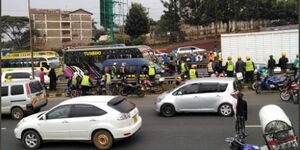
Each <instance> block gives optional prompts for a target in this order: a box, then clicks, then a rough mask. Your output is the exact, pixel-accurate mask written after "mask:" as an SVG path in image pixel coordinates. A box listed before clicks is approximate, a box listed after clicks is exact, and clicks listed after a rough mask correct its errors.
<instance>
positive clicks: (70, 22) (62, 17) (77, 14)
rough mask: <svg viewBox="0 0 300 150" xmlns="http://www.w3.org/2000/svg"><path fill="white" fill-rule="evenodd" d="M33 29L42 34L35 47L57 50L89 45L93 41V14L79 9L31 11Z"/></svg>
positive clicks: (35, 41)
mask: <svg viewBox="0 0 300 150" xmlns="http://www.w3.org/2000/svg"><path fill="white" fill-rule="evenodd" d="M30 14H31V19H32V23H33V24H32V25H33V28H34V29H36V30H38V31H39V33H40V36H39V37H36V38H35V40H34V46H35V47H38V48H41V49H52V48H53V49H56V48H62V47H67V46H77V45H87V44H89V43H90V42H91V40H92V18H91V15H92V13H90V12H88V11H86V10H83V9H78V10H75V11H62V10H59V9H30Z"/></svg>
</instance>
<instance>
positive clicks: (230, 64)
mask: <svg viewBox="0 0 300 150" xmlns="http://www.w3.org/2000/svg"><path fill="white" fill-rule="evenodd" d="M227 60H228V61H227V62H226V65H225V68H226V73H227V77H233V71H234V64H233V62H232V58H231V56H229V57H228V58H227Z"/></svg>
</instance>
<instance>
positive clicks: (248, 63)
mask: <svg viewBox="0 0 300 150" xmlns="http://www.w3.org/2000/svg"><path fill="white" fill-rule="evenodd" d="M248 71H254V67H253V63H252V61H251V60H247V61H246V72H248Z"/></svg>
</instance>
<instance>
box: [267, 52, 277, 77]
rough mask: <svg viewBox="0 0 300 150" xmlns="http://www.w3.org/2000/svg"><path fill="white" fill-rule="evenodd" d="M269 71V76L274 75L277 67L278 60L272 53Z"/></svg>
mask: <svg viewBox="0 0 300 150" xmlns="http://www.w3.org/2000/svg"><path fill="white" fill-rule="evenodd" d="M267 67H268V73H269V76H274V69H275V67H276V61H275V59H274V58H273V55H270V59H269V60H268V66H267Z"/></svg>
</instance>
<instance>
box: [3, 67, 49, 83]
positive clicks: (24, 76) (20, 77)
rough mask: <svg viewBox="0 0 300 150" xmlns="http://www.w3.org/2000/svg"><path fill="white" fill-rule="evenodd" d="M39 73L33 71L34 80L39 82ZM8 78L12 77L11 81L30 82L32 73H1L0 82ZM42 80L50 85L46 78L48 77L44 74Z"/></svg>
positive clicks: (16, 71)
mask: <svg viewBox="0 0 300 150" xmlns="http://www.w3.org/2000/svg"><path fill="white" fill-rule="evenodd" d="M39 73H40V71H37V70H34V78H35V79H37V80H39V81H40V77H39ZM8 76H12V81H24V80H30V76H32V71H31V70H13V71H7V72H3V73H2V75H1V81H2V82H4V81H5V79H6V78H7V77H8ZM44 79H45V83H46V84H49V83H50V78H49V77H48V75H46V73H45V76H44Z"/></svg>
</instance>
